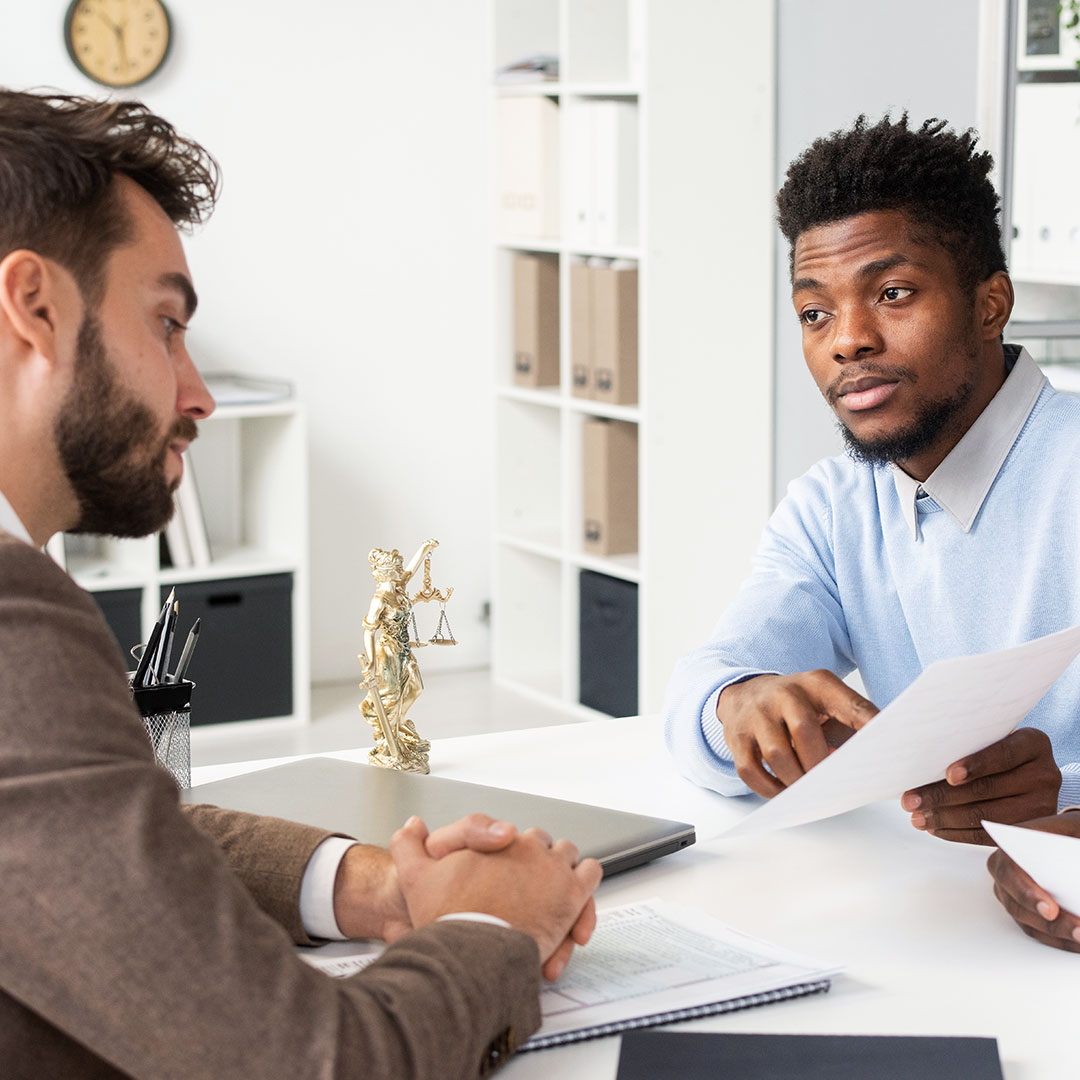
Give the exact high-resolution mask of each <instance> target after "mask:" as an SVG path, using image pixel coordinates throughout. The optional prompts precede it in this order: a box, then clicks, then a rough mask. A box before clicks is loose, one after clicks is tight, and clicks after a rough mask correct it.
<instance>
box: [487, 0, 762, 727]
mask: <svg viewBox="0 0 1080 1080" xmlns="http://www.w3.org/2000/svg"><path fill="white" fill-rule="evenodd" d="M490 10H491V18H492V27H493V32H492V41H493V44H494V58H493V64H492V70H493V71H494V70H495V69H497V68H498V67H499V66H501V65H503V64H506V63H509V62H512V61H514V60H517V59H520V58H522V57H524V56H527V55H530V54H535V53H556V54H558V56H559V57H560V80H561V81H559V82H557V83H553V82H545V83H534V84H525V85H509V86H495V88H494V90H493V94H494V96H495V100H496V101H497V100H498V99H499V97H500V96H519V95H528V94H541V95H545V96H547V97H549V98H551V99H553V100H554V101H556V102H557V103H558V104H559V106H560V176H561V188H562V190H561V211H560V212H561V215H562V235H569V230H568V228H567V213H568V210H567V207H568V205H569V202H570V200H569V199H568V198H567V192H568V186H569V184H570V183H571V179H570V178H571V169H572V165H573V163H572V162H571V161H570V160H569V157H568V153H567V149H568V142H569V140H568V139H567V137H566V106H568V105H573V104H575V103H576V102H578V101H587V100H589V99H592V98H617V99H619V100H622V101H627V100H628V101H632V102H634V103H636V105H637V115H638V158H639V160H638V169H639V176H638V191H639V210H638V221H637V226H638V228H637V235H638V238H639V242H638V243H637V244H634V245H632V246H622V245H616V246H600V247H589V246H586V247H582V246H579V245H573V244H569V243H564V242H562V241H561V240H560V239H559V238H557V237H537V238H533V237H522V236H496V237H495V238H494V262H495V275H496V277H495V281H496V285H495V299H496V313H497V314H496V326H495V334H494V349H493V352H494V358H493V368H494V383H495V410H496V424H495V430H496V434H495V439H496V446H495V458H496V488H495V512H494V519H495V524H494V528H495V537H494V540H495V565H494V587H493V611H492V622H493V670H494V675H495V678H496V679H497V680H498V681H499V682H501V683H504V684H507V685H510V686H512V687H513V688H515V689H517V690H519V691H522V692H524V693H527V694H531V695H534V696H538V697H540V698H542V699H544V700H545V701H548V702H551V703H558V704H560V705H562V706H564V707H565V708H566V709H567V710H568V711H571V712H576V711H585V712H591V710H584V709H583V707H582V706H580V705H579V704H578V696H579V687H578V676H579V673H578V614H579V613H578V579H579V571H580V570H582V569H589V570H596V571H599V572H600V573H603V574H608V575H610V576H612V577H615V578H621V579H624V580H626V581H631V582H634V583H635V584H636V585H637V587H638V623H639V642H638V666H639V686H638V700H639V709H640V711H641V712H654V711H656V710H658V709H659V707H660V703H661V700H662V696H663V691H664V687H665V685H666V683H667V680H668V677H669V675H670V673H671V669H672V667H673V665H674V663H675V660H676V659H677V657H678V656H679V655H680V654H682V653H683V652H686V651H688V650H689V649H691V648H693V647H694V646H695V645H697V644H699V643H700V642H701V641H702V640H703V639H704V638H705V636H706V635H707V634H708V632H709V630H710V628H711V626H712V625H713V623H714V622H715V620H716V618H717V616H718V615H719V613H720V611H721V610H722V608H723V606H724V605H725V604H726V603H727V602H729V601H730V599H731V598H732V597H733V596H734V593H735V591H736V589H737V588H738V585H739V583H740V582H741V581H742V579H743V578H744V577H745V576H746V573H747V571H748V569H749V557H750V555H751V553H752V551H753V548H754V546H755V544H756V542H757V538H758V535H759V533H760V529H761V526H762V524H763V522H764V520H765V518H766V516H767V514H768V511H769V509H770V498H769V492H770V484H771V479H770V478H771V448H772V364H773V361H772V325H773V310H772V292H773V256H772V251H773V229H774V225H773V217H774V209H773V202H772V196H773V155H774V141H775V140H774V127H775V121H774V85H775V78H774V68H775V4H774V3H772V2H770V0H763V2H761V3H755V4H752V5H749V4H742V5H734V4H718V3H716V2H715V0H679V2H678V3H672V2H671V0H491V4H490ZM495 111H496V110H495V109H494V108H493V112H495ZM496 139H498V131H497V129H496ZM517 252H547V253H552V254H556V255H558V257H559V263H560V275H559V290H560V316H559V317H560V342H561V346H560V347H561V354H560V384H559V386H558V387H544V388H539V389H530V388H526V387H520V386H515V385H513V365H512V356H513V325H512V321H513V295H512V287H513V285H512V277H513V275H512V268H513V258H514V255H515V254H516V253H517ZM578 256H606V257H610V258H618V259H632V260H635V261H636V262H637V264H638V268H639V314H638V319H639V400H638V403H637V404H634V405H610V404H603V403H600V402H596V401H591V400H588V399H583V398H578V397H574V396H572V395H571V393H570V385H571V380H570V374H571V366H570V365H571V357H570V341H571V332H570V285H569V279H570V273H569V267H570V262H571V259H572V258H574V257H578ZM587 416H602V417H608V418H611V419H616V420H624V421H629V422H631V423H636V424H637V425H638V429H639V432H638V440H639V479H638V483H639V517H640V520H639V537H640V543H639V551H638V552H637V553H636V554H632V555H619V556H613V557H598V556H594V555H589V554H585V553H584V552H583V550H582V542H581V536H582V524H583V522H582V487H583V484H582V426H583V423H584V420H585V418H586V417H587Z"/></svg>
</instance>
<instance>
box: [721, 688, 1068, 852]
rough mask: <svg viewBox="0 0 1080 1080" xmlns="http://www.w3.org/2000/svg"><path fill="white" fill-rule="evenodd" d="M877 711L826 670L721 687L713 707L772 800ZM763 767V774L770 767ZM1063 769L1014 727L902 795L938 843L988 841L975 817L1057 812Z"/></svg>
mask: <svg viewBox="0 0 1080 1080" xmlns="http://www.w3.org/2000/svg"><path fill="white" fill-rule="evenodd" d="M877 713H878V709H877V707H876V706H875V705H874V704H873V702H871V701H868V700H867V699H866V698H864V697H863V696H862V695H861V694H858V693H856V691H854V690H852V689H851V687H850V686H847V685H846V684H845V683H844V682H842V681H841V680H840V679H838V678H837V677H836V676H835V675H834V674H833V673H832V672H831V671H806V672H800V673H799V674H797V675H758V676H755V677H754V678H751V679H747V680H746V681H744V682H741V683H734V684H733V685H731V686H728V687H726V688H725V689H724V690H723V692H722V693H721V694H720V699H719V701H718V702H717V706H716V715H717V718H718V719H719V720H720V722H721V723H722V724H723V726H724V739H725V741H726V742H727V745H728V749H729V750H730V751H731V753H732V757H733V758H734V761H735V770H736V772H737V773H738V775H739V778H740V779H741V780H742V781H743V783H745V784H746V785H747V787H749V788H750V789H751V790H752V791H755V792H757V793H758V794H759V795H764V796H765V797H766V798H772V797H773V796H774V795H776V794H778V793H779V792H781V791H782V790H783V789H784V788H785V787H788V786H790V785H791V784H793V783H794V782H795V781H796V780H798V779H799V777H800V776H802V775H803V774H804V773H805V772H807V771H808V770H809V769H812V768H813V767H814V766H815V765H817V764H818V763H819V762H821V761H823V760H824V759H825V758H826V757H827V756H828V755H829V754H830V753H832V751H833V750H834V749H836V747H838V746H839V745H841V744H842V743H843V742H844V741H846V740H847V739H848V738H850V737H851V736H852V735H853V734H854V733H855V732H856V731H858V729H859V728H861V727H863V726H864V725H865V724H867V723H869V722H870V721H871V720H872V719H873V718H874V717H875V716H876V715H877ZM766 765H767V766H768V769H766ZM1060 787H1061V772H1060V771H1059V770H1058V767H1057V765H1056V763H1055V762H1054V755H1053V751H1052V748H1051V746H1050V739H1049V738H1048V737H1047V736H1046V734H1045V733H1044V732H1041V731H1037V730H1036V729H1034V728H1019V729H1017V730H1016V731H1014V732H1012V733H1011V734H1009V735H1006V736H1005V738H1004V739H1001V740H1000V741H998V742H996V743H992V744H991V745H990V746H987V747H985V748H984V749H982V750H980V751H978V752H977V753H974V754H969V755H968V756H967V757H965V758H961V759H960V760H959V761H954V762H953V763H952V764H951V765H950V766H949V767H948V769H947V770H946V773H945V779H944V780H939V781H937V782H936V783H933V784H925V785H924V786H922V787H919V788H915V789H914V790H912V791H906V792H904V794H903V796H902V797H901V800H900V805H901V806H902V807H903V808H904V809H905V810H906V811H908V812H909V813H910V814H911V823H912V825H913V826H914V827H915V828H916V829H922V830H924V831H926V832H928V833H930V834H931V835H933V836H937V837H940V838H941V839H942V840H954V841H959V842H961V843H967V844H988V845H992V844H993V841H992V840H991V839H990V837H989V836H988V835H987V834H986V831H985V830H984V829H983V828H982V825H981V824H980V822H981V821H983V820H986V821H1002V822H1006V823H1009V824H1016V823H1019V822H1022V821H1028V820H1030V819H1031V818H1041V817H1044V816H1045V815H1048V814H1053V813H1054V812H1055V810H1056V809H1057V796H1058V789H1059V788H1060Z"/></svg>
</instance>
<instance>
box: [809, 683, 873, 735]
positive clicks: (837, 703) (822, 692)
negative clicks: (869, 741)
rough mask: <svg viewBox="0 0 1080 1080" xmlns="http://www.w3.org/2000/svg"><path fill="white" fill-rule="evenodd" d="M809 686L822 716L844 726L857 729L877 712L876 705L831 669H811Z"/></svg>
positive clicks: (863, 725) (867, 722)
mask: <svg viewBox="0 0 1080 1080" xmlns="http://www.w3.org/2000/svg"><path fill="white" fill-rule="evenodd" d="M808 675H809V676H810V677H811V680H812V681H811V688H812V691H813V692H814V693H815V696H816V700H817V704H818V706H819V708H820V710H821V712H822V714H823V718H824V717H832V718H833V719H834V720H839V721H840V723H841V724H843V725H844V726H845V727H849V728H851V729H852V730H853V731H858V730H859V728H861V727H865V726H866V725H867V724H869V723H870V721H871V720H873V719H874V717H875V716H877V714H878V707H877V706H876V705H875V704H874V703H873V702H872V701H870V700H869V699H868V698H864V697H863V696H862V694H860V693H858V692H856V691H855V690H852V688H851V687H850V686H848V685H847V683H845V682H844V681H843V680H842V679H839V678H837V677H836V675H834V674H833V673H832V672H831V671H811V672H808Z"/></svg>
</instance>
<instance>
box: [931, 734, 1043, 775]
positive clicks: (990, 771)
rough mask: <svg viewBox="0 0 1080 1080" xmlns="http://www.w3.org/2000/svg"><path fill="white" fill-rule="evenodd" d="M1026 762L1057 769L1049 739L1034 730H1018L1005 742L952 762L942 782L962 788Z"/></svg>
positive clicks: (1001, 740) (1005, 739)
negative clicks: (969, 783) (944, 780)
mask: <svg viewBox="0 0 1080 1080" xmlns="http://www.w3.org/2000/svg"><path fill="white" fill-rule="evenodd" d="M1029 761H1044V762H1046V763H1047V764H1048V765H1050V766H1052V767H1053V768H1055V769H1056V765H1053V761H1054V755H1053V748H1052V747H1051V745H1050V738H1049V736H1048V735H1047V734H1046V733H1045V732H1044V731H1038V730H1036V729H1035V728H1018V729H1017V730H1016V731H1014V732H1012V733H1010V734H1009V735H1006V736H1005V738H1004V739H999V740H998V741H997V742H995V743H991V744H990V745H989V746H987V747H984V748H983V749H982V750H979V751H978V752H976V753H974V754H969V755H968V756H967V757H966V758H961V759H960V760H959V761H954V762H953V763H952V764H951V765H950V766H949V767H948V769H946V770H945V779H946V781H947V782H948V783H950V784H953V785H957V784H964V783H968V782H970V781H971V780H974V779H977V778H979V777H988V776H994V775H997V774H1000V773H1005V772H1009V771H1011V770H1013V769H1018V768H1020V767H1021V766H1022V765H1024V764H1026V763H1027V762H1029Z"/></svg>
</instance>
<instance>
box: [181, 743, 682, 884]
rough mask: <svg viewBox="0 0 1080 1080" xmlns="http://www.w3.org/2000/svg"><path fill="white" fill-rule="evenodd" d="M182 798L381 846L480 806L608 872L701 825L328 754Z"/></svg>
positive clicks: (674, 844) (666, 848)
mask: <svg viewBox="0 0 1080 1080" xmlns="http://www.w3.org/2000/svg"><path fill="white" fill-rule="evenodd" d="M182 798H183V801H184V802H187V803H213V804H214V805H215V806H223V807H225V808H227V809H229V810H246V811H248V812H250V813H254V814H270V815H273V816H274V817H281V818H287V819H289V820H290V821H299V822H301V823H303V824H305V825H317V826H319V827H321V828H324V829H331V830H333V831H335V832H344V833H348V834H349V835H350V836H355V837H356V839H357V840H362V841H364V842H365V843H368V844H381V845H384V846H385V845H386V844H387V843H388V842H389V840H390V837H391V836H392V835H393V833H394V831H395V830H396V829H399V828H400V827H401V825H402V824H403V823H404V822H405V819H406V818H408V817H409V816H410V815H411V814H417V815H419V816H420V817H421V818H423V819H424V821H425V822H426V824H427V826H428V828H429V829H437V828H438V827H439V826H440V825H446V824H448V823H449V822H451V821H456V820H457V819H458V818H460V817H464V816H465V815H466V814H470V813H472V812H473V811H479V812H481V813H484V814H490V815H491V816H492V817H493V818H499V819H501V820H504V821H512V822H513V823H514V824H515V825H517V826H518V827H519V828H523V829H524V828H528V827H530V826H532V825H538V826H540V828H542V829H544V830H546V831H547V832H549V833H551V835H552V836H554V837H556V838H558V837H563V836H564V837H566V838H567V839H568V840H572V841H573V842H574V843H575V844H577V846H578V850H579V851H580V852H581V854H582V857H585V856H590V855H591V856H592V857H593V858H596V859H599V860H600V863H601V864H602V865H603V867H604V874H605V876H610V875H611V874H617V873H619V872H620V871H621V870H628V869H630V867H632V866H638V865H640V864H641V863H644V862H648V861H649V860H650V859H656V858H659V857H660V856H661V855H670V854H671V853H672V852H673V851H678V850H679V849H680V848H684V847H688V846H689V845H690V844H692V843H693V842H694V840H695V835H694V826H693V825H687V824H686V823H685V822H682V821H666V820H664V819H663V818H653V817H645V816H643V815H641V814H627V813H623V812H622V811H621V810H607V809H605V808H603V807H600V806H589V805H587V804H585V803H576V802H567V801H566V800H564V799H549V798H547V797H545V796H543V795H526V794H523V793H522V792H519V791H506V790H504V789H502V788H493V787H485V786H483V785H481V784H467V783H464V782H463V781H461V780H448V779H446V778H445V777H441V776H418V775H416V774H415V773H402V772H394V771H392V770H390V769H379V768H376V767H375V766H373V765H359V764H354V763H353V762H349V761H341V760H339V759H337V758H325V757H315V758H305V759H304V760H303V761H294V762H291V763H290V764H288V765H278V766H275V767H274V768H270V769H262V770H260V771H259V772H251V773H245V774H243V775H242V776H233V777H230V778H229V779H228V780H217V781H215V782H214V783H211V784H200V785H199V786H198V787H194V788H191V789H190V790H188V791H185V792H184V793H183V795H182Z"/></svg>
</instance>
